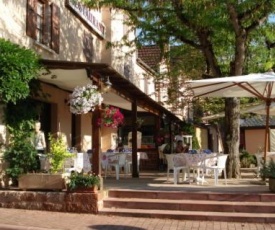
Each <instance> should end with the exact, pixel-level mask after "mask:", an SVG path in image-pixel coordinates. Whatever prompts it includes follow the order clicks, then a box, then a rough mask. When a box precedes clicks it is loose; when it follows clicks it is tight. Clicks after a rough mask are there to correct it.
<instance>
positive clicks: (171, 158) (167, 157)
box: [164, 153, 176, 169]
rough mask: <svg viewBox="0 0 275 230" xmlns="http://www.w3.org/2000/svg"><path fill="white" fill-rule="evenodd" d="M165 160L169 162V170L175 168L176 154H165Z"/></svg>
mask: <svg viewBox="0 0 275 230" xmlns="http://www.w3.org/2000/svg"><path fill="white" fill-rule="evenodd" d="M164 155H165V158H166V160H167V167H168V169H173V168H174V161H173V158H174V156H175V155H176V154H174V153H171V154H164Z"/></svg>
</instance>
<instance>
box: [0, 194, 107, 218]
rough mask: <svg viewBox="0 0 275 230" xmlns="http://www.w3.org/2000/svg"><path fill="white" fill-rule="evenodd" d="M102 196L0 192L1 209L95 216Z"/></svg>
mask: <svg viewBox="0 0 275 230" xmlns="http://www.w3.org/2000/svg"><path fill="white" fill-rule="evenodd" d="M101 199H102V194H101V193H100V192H99V193H70V192H40V191H39V192H38V191H37V192H36V191H10V190H9V191H8V190H2V191H0V207H1V208H17V209H29V210H41V211H57V212H75V213H92V214H97V213H98V209H99V205H100V202H101V201H100V200H101Z"/></svg>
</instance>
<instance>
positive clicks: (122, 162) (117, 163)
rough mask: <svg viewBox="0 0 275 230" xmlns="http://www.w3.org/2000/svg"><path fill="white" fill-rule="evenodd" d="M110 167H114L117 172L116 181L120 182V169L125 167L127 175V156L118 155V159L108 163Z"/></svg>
mask: <svg viewBox="0 0 275 230" xmlns="http://www.w3.org/2000/svg"><path fill="white" fill-rule="evenodd" d="M108 167H114V168H115V171H116V179H117V180H119V172H120V169H121V168H122V167H123V168H124V173H125V174H126V167H127V166H126V154H125V153H121V154H118V155H116V159H115V160H113V161H108ZM108 167H106V169H105V178H106V173H107V168H108Z"/></svg>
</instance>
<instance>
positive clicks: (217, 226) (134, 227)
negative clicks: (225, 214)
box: [0, 209, 275, 230]
mask: <svg viewBox="0 0 275 230" xmlns="http://www.w3.org/2000/svg"><path fill="white" fill-rule="evenodd" d="M0 212H1V214H0V229H1V230H61V229H62V230H63V229H66V230H70V229H74V230H146V229H148V230H197V229H199V230H273V229H275V224H262V223H228V222H210V221H189V220H188V221H185V220H169V219H152V218H135V217H119V216H100V215H92V214H75V213H60V212H42V211H31V210H20V209H0Z"/></svg>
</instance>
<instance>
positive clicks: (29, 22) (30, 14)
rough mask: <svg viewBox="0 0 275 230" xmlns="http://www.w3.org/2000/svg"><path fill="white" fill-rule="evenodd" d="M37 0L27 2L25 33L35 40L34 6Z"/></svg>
mask: <svg viewBox="0 0 275 230" xmlns="http://www.w3.org/2000/svg"><path fill="white" fill-rule="evenodd" d="M36 3H37V0H28V2H27V18H26V33H27V35H28V36H29V37H31V38H33V39H35V40H36V24H37V21H36V20H37V19H36V6H37V4H36Z"/></svg>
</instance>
